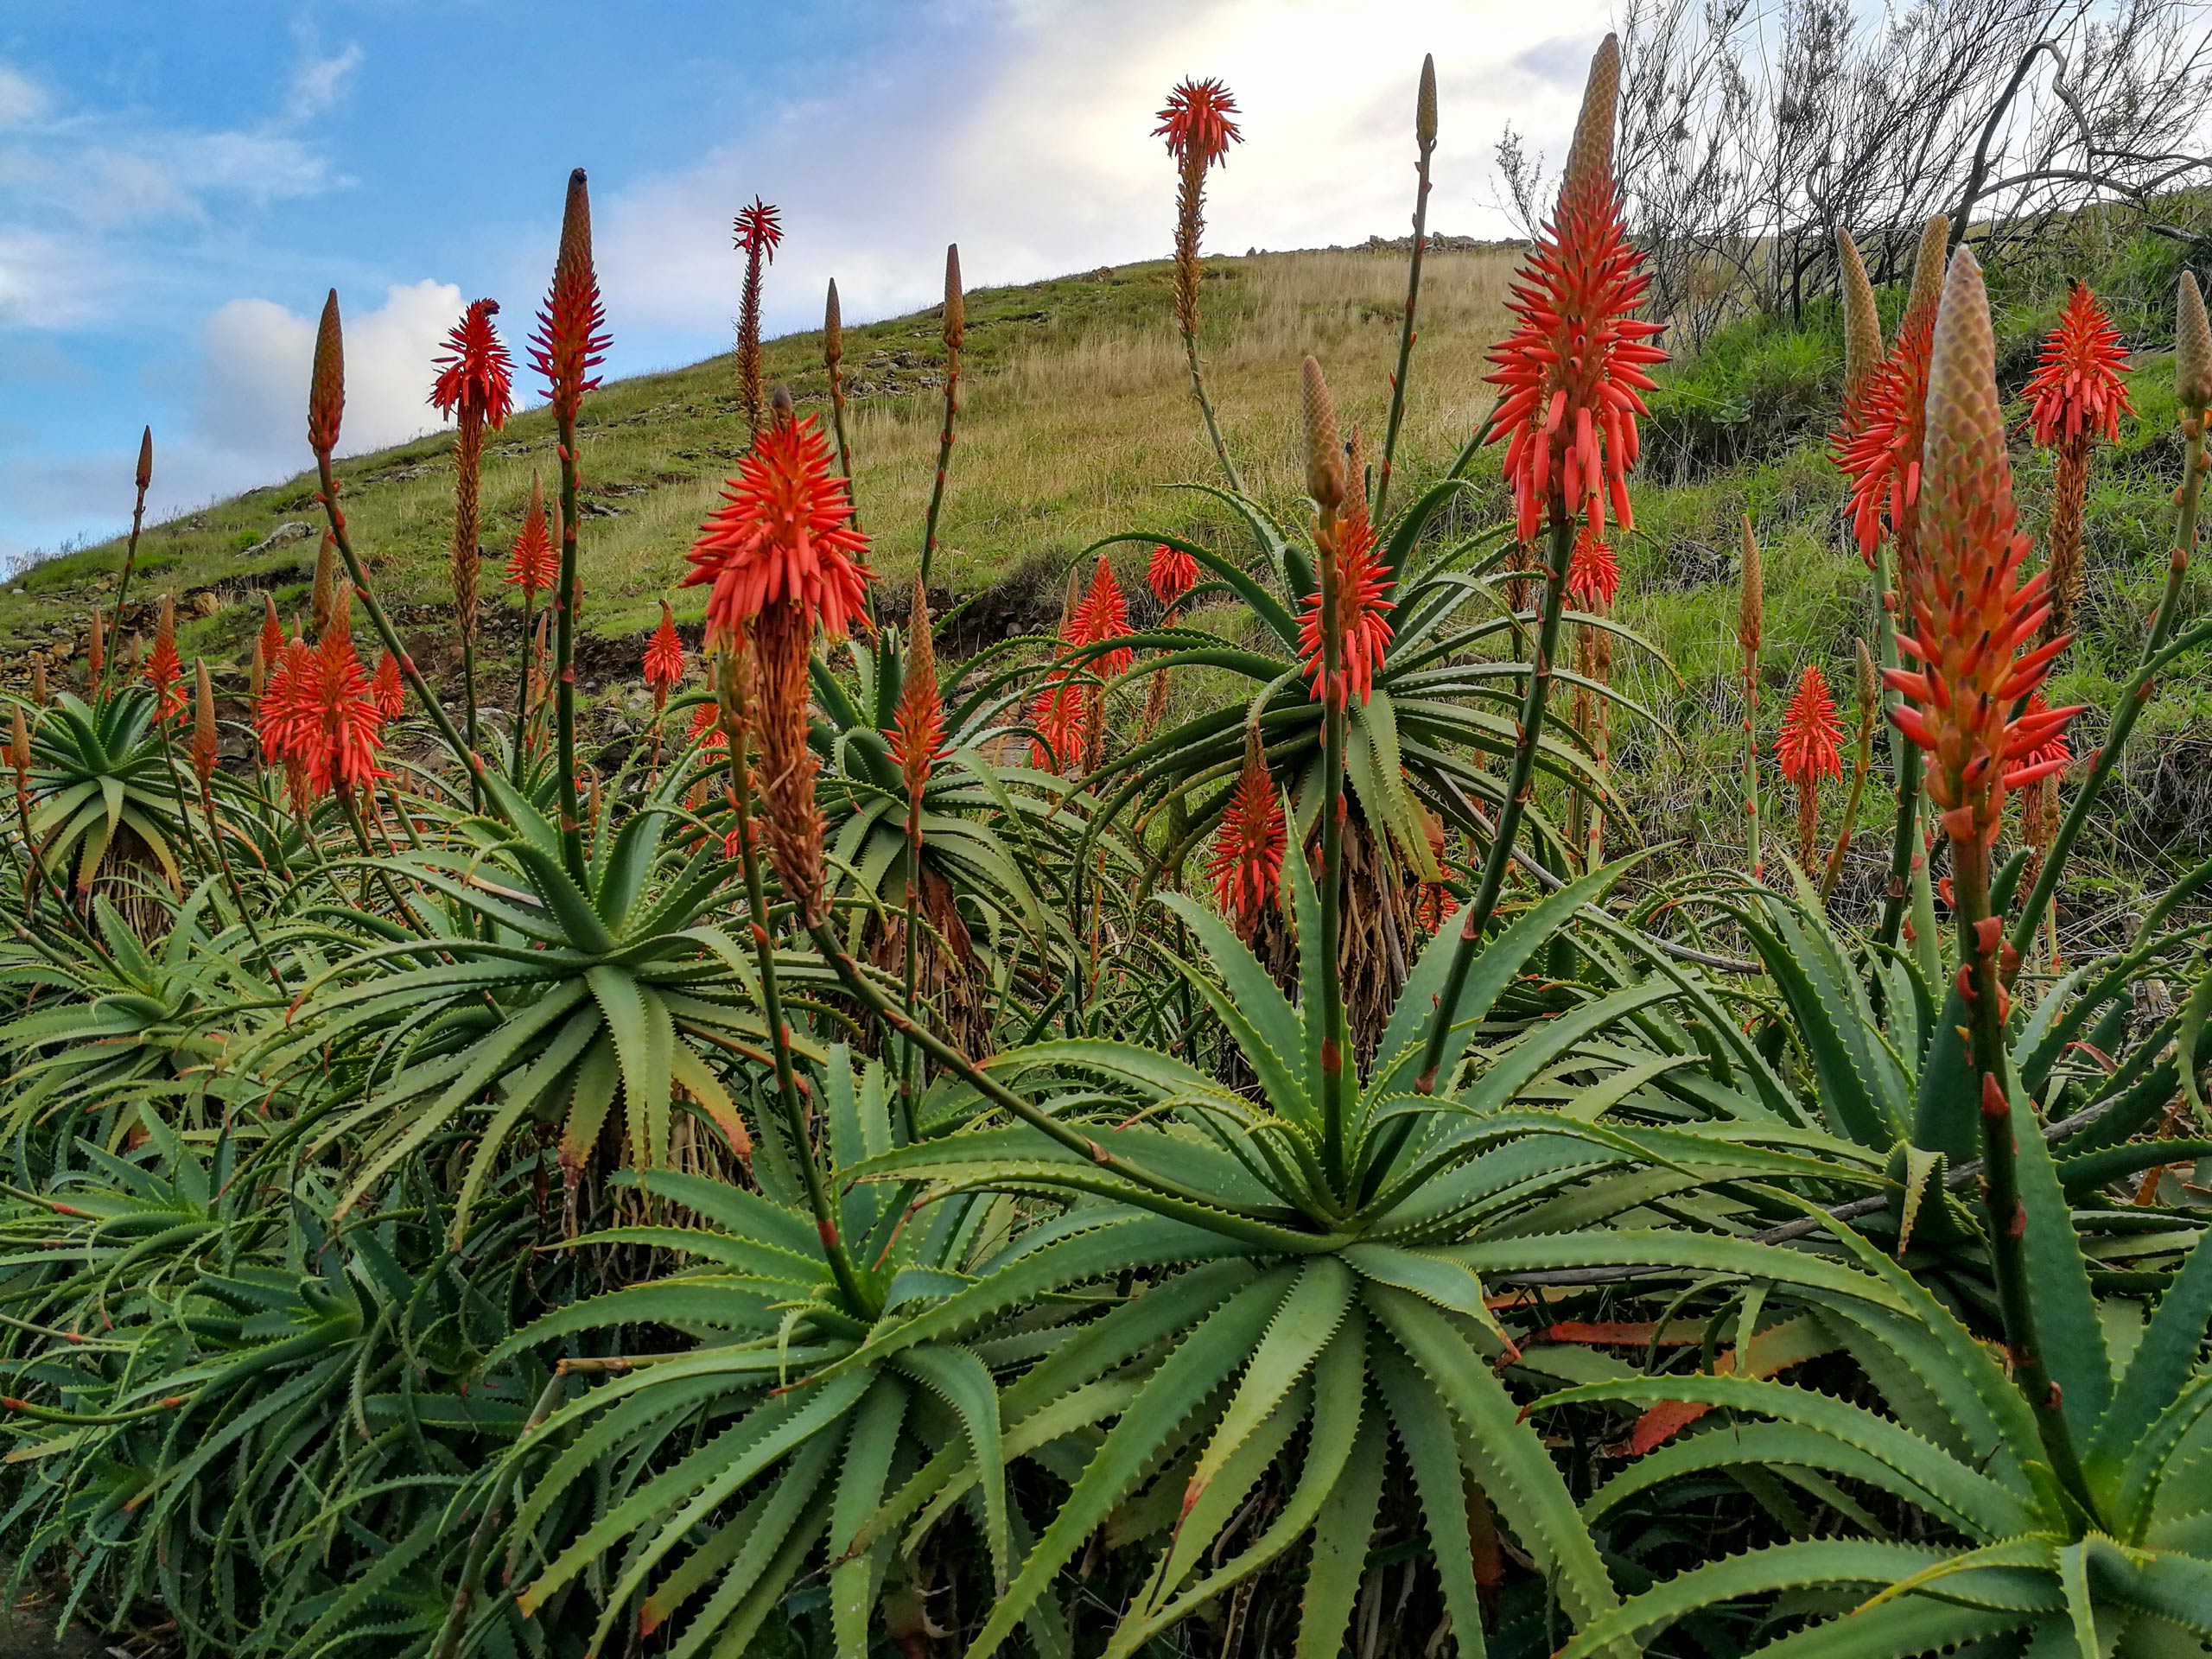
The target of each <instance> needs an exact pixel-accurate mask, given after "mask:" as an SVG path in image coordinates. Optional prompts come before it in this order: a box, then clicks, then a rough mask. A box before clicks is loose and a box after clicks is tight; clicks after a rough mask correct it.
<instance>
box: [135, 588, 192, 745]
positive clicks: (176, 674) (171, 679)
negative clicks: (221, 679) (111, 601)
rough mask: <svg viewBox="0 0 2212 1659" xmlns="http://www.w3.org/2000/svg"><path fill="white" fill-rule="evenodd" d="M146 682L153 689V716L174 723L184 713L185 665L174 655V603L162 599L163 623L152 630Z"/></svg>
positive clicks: (173, 600) (165, 598) (166, 598)
mask: <svg viewBox="0 0 2212 1659" xmlns="http://www.w3.org/2000/svg"><path fill="white" fill-rule="evenodd" d="M145 675H146V679H147V681H148V683H150V684H151V685H152V686H153V688H154V697H155V703H154V717H155V718H156V720H162V721H168V720H173V719H175V717H176V716H178V715H181V714H182V713H183V712H184V703H185V696H184V664H183V663H182V662H181V660H179V658H178V657H177V654H176V601H175V599H174V598H172V597H168V596H164V597H163V598H162V620H161V621H160V623H159V624H158V625H157V626H156V627H155V629H154V649H153V650H152V651H151V652H148V653H147V657H146V666H145Z"/></svg>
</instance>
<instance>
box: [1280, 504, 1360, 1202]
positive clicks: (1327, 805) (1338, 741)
mask: <svg viewBox="0 0 2212 1659" xmlns="http://www.w3.org/2000/svg"><path fill="white" fill-rule="evenodd" d="M1353 487H1355V488H1357V487H1359V486H1358V485H1357V484H1355V485H1354V486H1353ZM1337 539H1338V525H1337V515H1336V509H1335V508H1333V507H1325V508H1324V509H1322V512H1321V515H1320V518H1319V519H1318V520H1317V521H1316V523H1315V525H1314V540H1315V542H1316V543H1319V546H1318V548H1317V551H1318V552H1319V555H1320V556H1319V558H1318V559H1316V560H1315V561H1314V563H1316V564H1317V565H1319V567H1320V577H1321V686H1322V691H1323V696H1322V698H1321V941H1320V944H1321V1016H1322V1022H1323V1023H1322V1036H1321V1147H1322V1152H1321V1158H1322V1166H1323V1168H1325V1170H1326V1171H1327V1172H1328V1176H1329V1179H1330V1180H1331V1181H1332V1183H1333V1184H1334V1185H1335V1187H1336V1190H1337V1191H1338V1192H1339V1193H1342V1192H1345V1191H1346V1190H1347V1188H1348V1185H1349V1184H1350V1181H1351V1157H1350V1154H1349V1152H1348V1149H1347V1148H1346V1147H1345V1145H1344V1127H1345V1121H1346V1119H1347V1118H1348V1116H1350V1111H1349V1103H1348V1101H1347V1099H1346V1096H1347V1094H1348V1093H1349V1086H1348V1082H1347V1079H1348V1076H1349V1070H1348V1055H1347V1051H1348V1050H1349V1049H1350V1048H1351V1035H1350V1033H1348V1032H1347V1030H1346V1029H1345V1023H1344V988H1343V986H1342V985H1341V984H1340V983H1339V982H1338V970H1339V963H1338V952H1339V951H1340V950H1342V948H1343V945H1342V940H1343V934H1344V894H1343V893H1342V891H1341V889H1342V887H1343V884H1344V698H1343V697H1341V696H1338V692H1339V691H1340V690H1342V689H1343V683H1344V630H1343V629H1342V627H1340V626H1338V605H1337V589H1338V583H1339V579H1340V577H1341V576H1342V574H1343V573H1342V572H1341V571H1340V570H1339V569H1338V565H1337ZM1292 856H1293V857H1300V856H1303V855H1302V854H1300V853H1298V852H1296V851H1294V852H1293V854H1292ZM1306 1017H1307V1018H1308V1019H1311V1018H1312V1017H1313V1016H1312V1014H1311V1013H1310V1012H1309V1013H1308V1014H1307V1016H1306Z"/></svg>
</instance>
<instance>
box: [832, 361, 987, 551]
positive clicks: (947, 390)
mask: <svg viewBox="0 0 2212 1659" xmlns="http://www.w3.org/2000/svg"><path fill="white" fill-rule="evenodd" d="M959 412H960V348H959V347H958V346H947V347H946V349H945V357H944V427H943V429H940V430H939V432H938V439H937V481H936V482H935V483H934V484H932V485H931V486H930V505H929V512H927V513H926V514H925V515H924V517H923V519H922V586H923V587H925V588H926V587H928V586H929V585H930V569H931V566H932V565H934V564H935V563H936V562H937V520H938V512H940V511H942V510H943V508H944V475H945V474H946V472H947V471H948V470H950V467H951V466H952V421H953V417H954V416H956V415H957V414H959ZM844 441H845V440H844V434H843V433H842V430H841V431H840V432H839V434H838V437H837V442H838V445H839V447H840V448H841V449H842V447H843V444H844ZM855 522H857V521H855Z"/></svg>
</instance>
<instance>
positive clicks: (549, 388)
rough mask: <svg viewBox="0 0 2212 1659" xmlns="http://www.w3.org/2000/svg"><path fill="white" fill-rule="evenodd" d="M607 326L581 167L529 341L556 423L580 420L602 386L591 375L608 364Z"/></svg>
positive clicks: (572, 181)
mask: <svg viewBox="0 0 2212 1659" xmlns="http://www.w3.org/2000/svg"><path fill="white" fill-rule="evenodd" d="M606 327H607V308H606V307H605V306H604V305H603V304H601V302H600V297H599V274H598V272H597V271H596V270H594V269H593V267H592V257H591V195H590V190H589V187H588V184H587V183H586V181H585V178H584V170H583V168H581V167H580V168H576V170H575V172H573V173H571V174H569V199H568V205H567V208H566V210H565V211H564V213H563V215H562V219H561V251H560V252H559V254H558V255H557V256H556V257H555V259H554V263H553V286H552V288H551V289H550V290H549V291H548V292H547V294H546V296H545V308H544V309H543V310H542V311H540V312H539V313H538V314H537V333H536V334H532V335H531V341H530V360H531V366H532V367H533V368H535V369H536V370H537V372H538V373H540V374H542V375H543V376H544V377H545V392H546V397H547V398H548V399H549V400H550V403H551V404H552V405H553V414H554V418H555V419H556V420H557V421H563V422H566V421H573V420H575V416H576V410H578V409H579V408H580V407H582V404H583V397H584V393H586V392H588V391H591V390H592V389H593V388H594V387H595V386H597V385H599V381H598V379H597V378H595V377H594V376H593V374H592V371H593V370H594V369H595V368H597V367H598V366H599V365H600V364H601V363H602V362H603V361H605V360H606V357H607V344H608V338H607V333H606Z"/></svg>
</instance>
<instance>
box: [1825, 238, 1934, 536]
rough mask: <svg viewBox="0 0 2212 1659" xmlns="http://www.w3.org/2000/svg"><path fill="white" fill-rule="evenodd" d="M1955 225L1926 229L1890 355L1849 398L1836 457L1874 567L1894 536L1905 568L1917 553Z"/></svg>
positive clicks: (1831, 448)
mask: <svg viewBox="0 0 2212 1659" xmlns="http://www.w3.org/2000/svg"><path fill="white" fill-rule="evenodd" d="M1950 223H1951V222H1950V220H1949V219H1947V218H1945V217H1944V216H1943V215H1942V214H1941V213H1938V214H1936V217H1935V218H1933V219H1929V221H1928V224H1927V226H1926V228H1925V229H1924V230H1923V231H1922V232H1921V237H1920V251H1919V253H1918V255H1917V257H1916V259H1915V261H1914V265H1913V274H1912V293H1911V297H1910V300H1909V301H1908V302H1907V303H1906V305H1905V313H1904V321H1903V322H1902V323H1900V324H1899V325H1898V328H1897V343H1896V344H1895V345H1894V346H1891V348H1890V353H1889V355H1888V356H1887V357H1885V358H1884V359H1882V361H1881V362H1880V363H1879V364H1878V365H1876V366H1874V367H1873V368H1872V369H1870V370H1868V371H1867V372H1866V373H1865V375H1864V376H1863V378H1860V379H1859V381H1858V383H1857V385H1856V386H1855V387H1854V388H1853V390H1851V391H1848V392H1847V393H1846V394H1845V397H1844V404H1843V420H1842V423H1841V424H1840V426H1839V427H1838V428H1837V429H1836V432H1835V435H1834V437H1832V438H1831V439H1830V440H1829V441H1828V454H1829V457H1830V459H1832V460H1833V461H1834V462H1835V464H1836V466H1837V467H1838V468H1840V470H1841V471H1842V472H1843V473H1844V474H1845V475H1846V476H1847V478H1848V479H1849V480H1850V487H1849V506H1850V511H1851V525H1852V532H1853V536H1854V537H1856V538H1857V540H1858V543H1859V557H1861V558H1862V559H1864V560H1865V561H1866V567H1867V569H1870V570H1871V569H1873V566H1874V550H1875V548H1876V547H1877V546H1878V545H1879V544H1880V543H1881V540H1882V537H1884V536H1885V534H1886V535H1890V536H1892V537H1895V538H1896V540H1897V554H1898V558H1897V563H1898V566H1899V569H1900V571H1902V569H1903V568H1904V566H1905V565H1907V564H1910V563H1911V562H1912V559H1913V557H1914V556H1915V550H1916V548H1917V546H1918V535H1917V531H1916V524H1917V515H1918V511H1919V504H1920V480H1921V463H1922V453H1921V452H1922V450H1923V447H1924V444H1925V442H1926V439H1925V434H1926V431H1927V418H1926V417H1927V405H1928V363H1929V348H1930V346H1931V345H1932V344H1933V342H1934V340H1935V334H1936V297H1937V296H1938V295H1939V294H1940V292H1941V291H1942V260H1943V250H1944V248H1945V246H1946V245H1947V243H1948V237H1949V233H1950Z"/></svg>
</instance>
